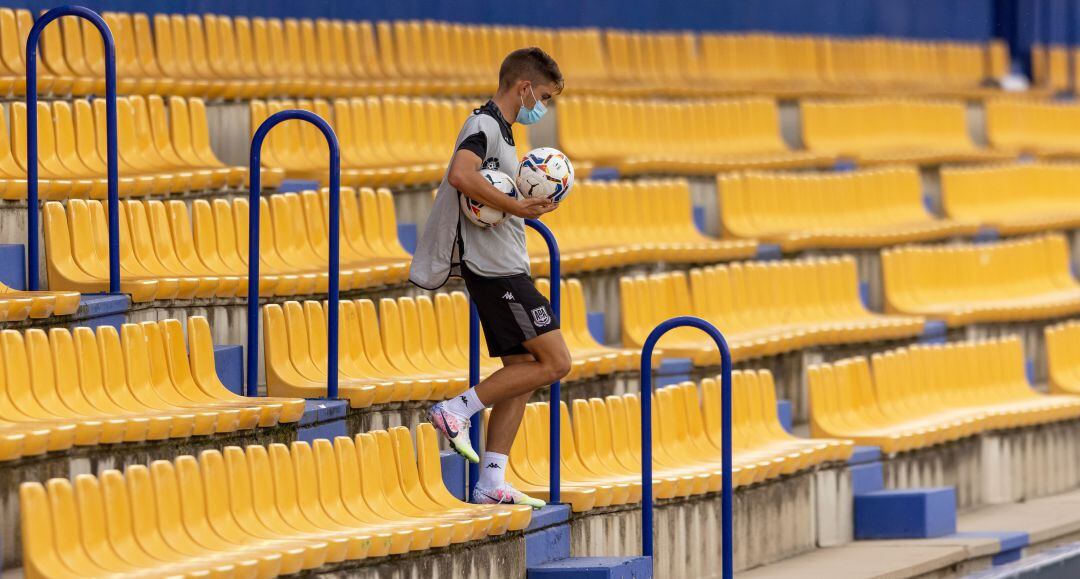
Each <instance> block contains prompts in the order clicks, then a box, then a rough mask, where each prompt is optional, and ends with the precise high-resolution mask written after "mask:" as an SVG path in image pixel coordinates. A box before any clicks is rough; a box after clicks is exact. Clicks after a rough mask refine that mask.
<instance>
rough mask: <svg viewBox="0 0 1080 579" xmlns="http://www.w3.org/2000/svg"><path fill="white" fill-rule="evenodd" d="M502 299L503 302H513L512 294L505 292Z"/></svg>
mask: <svg viewBox="0 0 1080 579" xmlns="http://www.w3.org/2000/svg"><path fill="white" fill-rule="evenodd" d="M503 299H504V300H510V301H514V294H512V293H510V292H506V293H504V294H503Z"/></svg>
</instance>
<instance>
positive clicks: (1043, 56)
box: [1031, 44, 1069, 92]
mask: <svg viewBox="0 0 1080 579" xmlns="http://www.w3.org/2000/svg"><path fill="white" fill-rule="evenodd" d="M1031 78H1032V84H1033V85H1034V86H1035V87H1037V88H1041V89H1045V90H1048V91H1050V92H1061V91H1063V90H1065V89H1067V88H1068V87H1069V49H1068V48H1066V47H1065V46H1059V45H1052V46H1049V47H1048V46H1046V45H1045V44H1032V45H1031Z"/></svg>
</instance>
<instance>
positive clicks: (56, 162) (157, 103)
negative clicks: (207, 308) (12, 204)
mask: <svg viewBox="0 0 1080 579" xmlns="http://www.w3.org/2000/svg"><path fill="white" fill-rule="evenodd" d="M116 112H117V138H118V144H119V149H118V151H117V153H118V161H119V167H118V170H119V174H120V180H119V183H118V188H119V193H120V195H121V196H125V197H128V196H143V195H163V194H169V193H183V192H188V191H205V190H211V189H221V188H226V187H229V188H240V187H245V186H247V168H246V167H230V166H226V165H225V164H224V163H222V162H221V160H220V159H218V158H217V156H216V155H215V154H214V152H213V150H212V149H211V147H210V134H209V124H208V122H207V118H206V106H205V105H204V104H203V102H202V101H201V100H199V99H190V100H185V99H182V98H180V97H172V98H170V99H169V100H168V103H167V104H166V101H165V99H163V98H161V97H158V96H150V97H146V98H144V97H125V98H120V99H118V100H117V103H116ZM26 114H27V111H26V105H25V104H24V103H20V102H16V103H12V104H11V106H10V117H11V118H10V134H9V132H8V130H7V128H5V126H4V125H5V124H8V123H7V121H6V120H5V119H4V118H3V117H0V197H2V198H3V199H12V200H22V199H26V167H27V157H26ZM105 117H106V114H105V101H104V100H101V99H97V100H93V101H88V100H76V101H72V102H67V101H53V102H51V103H38V178H39V181H38V192H39V195H40V197H41V198H43V199H66V198H73V197H74V198H95V199H104V198H105V197H106V193H107V185H108V181H107V179H106V176H105V174H106V169H107V163H108V158H107V154H106V152H107V146H106V134H105V126H106V123H105ZM264 173H265V174H264V177H263V184H264V185H265V186H267V187H276V186H277V185H278V184H279V183H280V182H281V179H282V178H283V176H284V172H283V171H281V170H274V169H270V170H267V171H265V172H264Z"/></svg>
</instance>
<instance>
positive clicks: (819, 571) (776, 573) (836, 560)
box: [738, 490, 1080, 579]
mask: <svg viewBox="0 0 1080 579" xmlns="http://www.w3.org/2000/svg"><path fill="white" fill-rule="evenodd" d="M1078 503H1080V490H1075V491H1070V492H1067V493H1062V494H1059V495H1054V496H1049V497H1043V498H1039V499H1033V500H1030V501H1027V502H1024V503H1013V504H1006V505H992V506H987V507H983V508H981V509H978V510H974V511H970V512H967V513H960V514H959V515H958V521H957V533H958V534H957V535H950V536H947V537H939V538H935V539H912V540H888V541H858V542H854V543H849V544H847V545H842V546H838V547H829V548H825V549H817V550H815V551H811V552H809V553H806V554H804V555H799V556H797V557H792V558H790V559H786V560H784V561H780V562H778V563H774V564H771V565H765V566H762V567H758V568H756V569H751V570H749V571H745V572H741V573H739V574H738V577H739V578H740V579H773V578H776V579H780V578H787V577H803V578H806V579H815V578H821V579H903V578H906V577H916V576H919V575H921V574H924V573H929V572H932V571H935V570H937V569H943V568H945V567H948V566H950V565H954V564H956V563H960V562H962V561H966V560H972V559H977V558H980V557H988V556H992V555H994V554H996V553H997V552H998V551H999V550H1000V541H999V539H998V538H995V537H993V536H992V533H993V532H1002V531H1011V532H1020V533H1027V534H1028V535H1029V536H1030V542H1029V543H1028V544H1029V545H1038V544H1039V543H1042V542H1046V541H1051V540H1054V539H1057V538H1060V537H1065V536H1068V535H1071V534H1074V533H1078V532H1080V508H1078V507H1080V504H1078ZM983 533H985V534H983Z"/></svg>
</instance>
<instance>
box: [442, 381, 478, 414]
mask: <svg viewBox="0 0 1080 579" xmlns="http://www.w3.org/2000/svg"><path fill="white" fill-rule="evenodd" d="M483 409H484V403H483V402H480V398H478V397H477V396H476V388H469V389H468V390H466V391H464V392H462V393H461V394H458V395H457V396H454V397H453V398H451V399H449V400H447V401H446V410H447V411H448V412H451V413H453V414H454V415H455V416H458V417H460V418H465V419H468V418H471V417H472V415H473V414H476V413H477V412H480V411H481V410H483Z"/></svg>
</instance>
